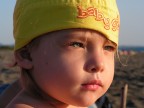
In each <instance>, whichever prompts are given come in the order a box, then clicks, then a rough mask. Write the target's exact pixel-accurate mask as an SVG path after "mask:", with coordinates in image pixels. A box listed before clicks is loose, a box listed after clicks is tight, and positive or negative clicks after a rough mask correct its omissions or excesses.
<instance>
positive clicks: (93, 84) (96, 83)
mask: <svg viewBox="0 0 144 108" xmlns="http://www.w3.org/2000/svg"><path fill="white" fill-rule="evenodd" d="M102 86H103V85H102V82H101V80H91V81H88V82H86V83H83V84H82V88H83V89H85V90H88V91H96V90H98V88H100V87H102Z"/></svg>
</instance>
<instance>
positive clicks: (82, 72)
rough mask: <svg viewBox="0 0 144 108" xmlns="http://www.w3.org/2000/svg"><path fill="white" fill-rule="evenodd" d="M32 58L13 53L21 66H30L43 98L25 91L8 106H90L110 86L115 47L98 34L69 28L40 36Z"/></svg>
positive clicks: (27, 67)
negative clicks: (44, 99)
mask: <svg viewBox="0 0 144 108" xmlns="http://www.w3.org/2000/svg"><path fill="white" fill-rule="evenodd" d="M40 38H41V40H40V44H39V45H38V47H37V48H34V50H31V51H30V54H31V58H32V60H31V61H30V60H27V59H24V58H21V57H20V56H19V54H16V59H17V63H18V65H19V66H20V67H22V68H25V69H31V70H32V71H31V75H32V76H33V79H34V80H35V82H36V83H37V85H38V86H39V88H40V89H41V90H42V95H44V96H45V97H46V99H47V100H46V101H42V100H40V99H36V98H34V97H33V96H32V95H31V94H28V93H27V92H26V91H25V90H22V91H21V92H20V93H19V95H17V97H16V98H15V99H14V100H13V101H12V103H11V104H10V105H9V106H8V107H7V108H11V107H13V108H33V107H35V106H36V108H41V107H43V108H78V107H87V106H90V105H92V104H93V103H94V102H95V101H96V100H97V99H98V98H99V97H101V96H102V95H103V94H104V93H105V92H106V91H107V90H108V88H109V86H110V84H111V83H112V80H113V76H114V55H115V52H116V48H117V46H116V45H115V44H114V43H112V42H111V41H109V40H108V39H107V38H105V36H104V35H103V34H101V33H98V32H96V31H93V30H87V29H69V30H61V31H56V32H53V33H49V34H47V35H45V36H42V37H40Z"/></svg>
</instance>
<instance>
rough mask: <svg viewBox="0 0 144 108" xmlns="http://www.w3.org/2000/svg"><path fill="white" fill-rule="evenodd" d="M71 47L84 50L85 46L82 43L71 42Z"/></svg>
mask: <svg viewBox="0 0 144 108" xmlns="http://www.w3.org/2000/svg"><path fill="white" fill-rule="evenodd" d="M69 46H73V47H81V48H84V44H83V43H81V42H71V43H69Z"/></svg>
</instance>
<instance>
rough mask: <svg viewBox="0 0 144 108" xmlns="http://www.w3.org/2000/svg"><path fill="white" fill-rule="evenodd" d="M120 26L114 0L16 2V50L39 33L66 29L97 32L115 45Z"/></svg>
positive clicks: (25, 0)
mask: <svg viewBox="0 0 144 108" xmlns="http://www.w3.org/2000/svg"><path fill="white" fill-rule="evenodd" d="M119 23H120V18H119V11H118V8H117V4H116V0H17V3H16V6H15V11H14V38H15V50H18V49H20V48H22V47H24V46H25V45H27V44H28V43H29V42H31V41H32V40H33V39H34V38H37V37H38V36H40V35H42V34H45V33H48V32H52V31H56V30H62V29H69V28H86V29H92V30H96V31H99V32H101V33H103V34H104V35H105V36H106V37H107V38H108V39H109V40H111V41H113V42H115V43H116V44H118V34H119Z"/></svg>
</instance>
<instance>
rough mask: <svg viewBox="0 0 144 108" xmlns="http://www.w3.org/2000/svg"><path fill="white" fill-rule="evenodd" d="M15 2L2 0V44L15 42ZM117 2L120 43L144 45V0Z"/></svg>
mask: <svg viewBox="0 0 144 108" xmlns="http://www.w3.org/2000/svg"><path fill="white" fill-rule="evenodd" d="M15 2H16V0H0V44H3V45H11V44H14V39H13V10H14V6H15ZM117 4H118V8H119V11H120V17H121V25H120V34H119V45H124V46H125V45H126V46H144V12H143V11H144V6H143V4H144V0H117ZM142 28H143V29H142Z"/></svg>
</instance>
